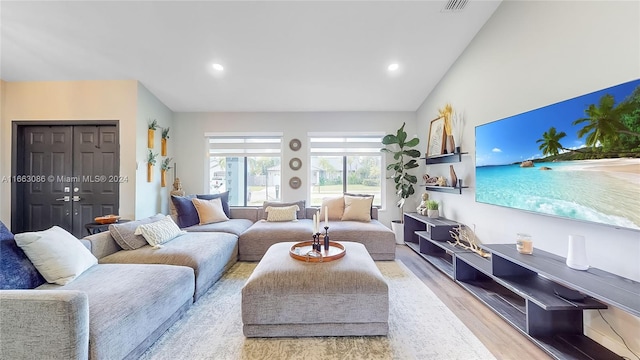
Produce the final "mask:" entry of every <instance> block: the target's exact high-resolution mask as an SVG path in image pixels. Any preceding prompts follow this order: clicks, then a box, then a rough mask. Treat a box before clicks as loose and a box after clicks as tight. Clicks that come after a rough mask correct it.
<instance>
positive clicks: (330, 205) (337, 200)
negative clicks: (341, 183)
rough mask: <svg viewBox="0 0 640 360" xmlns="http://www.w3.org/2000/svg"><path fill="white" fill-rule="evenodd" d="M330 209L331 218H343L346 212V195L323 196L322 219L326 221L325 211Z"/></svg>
mask: <svg viewBox="0 0 640 360" xmlns="http://www.w3.org/2000/svg"><path fill="white" fill-rule="evenodd" d="M327 209H328V210H329V220H342V214H344V196H339V197H334V198H328V197H326V198H323V199H322V207H321V208H320V221H324V213H325V212H326V210H327Z"/></svg>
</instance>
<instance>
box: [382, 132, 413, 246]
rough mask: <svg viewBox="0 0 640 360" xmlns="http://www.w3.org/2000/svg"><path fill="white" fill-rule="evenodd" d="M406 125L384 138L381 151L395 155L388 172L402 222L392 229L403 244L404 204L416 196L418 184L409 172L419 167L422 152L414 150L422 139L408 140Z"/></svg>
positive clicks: (398, 241)
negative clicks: (394, 190)
mask: <svg viewBox="0 0 640 360" xmlns="http://www.w3.org/2000/svg"><path fill="white" fill-rule="evenodd" d="M404 126H405V123H402V126H401V127H400V129H398V131H397V132H396V133H395V134H389V135H385V137H384V138H382V144H383V145H384V146H385V147H384V148H382V149H380V151H381V152H384V153H389V154H391V155H393V160H394V161H393V162H392V163H390V164H389V165H387V171H390V172H391V175H390V176H389V177H388V179H393V182H394V183H395V189H396V195H397V196H398V198H399V199H398V202H397V203H396V205H397V206H398V208H400V220H393V221H392V222H391V227H392V229H393V231H394V233H395V235H396V242H397V243H398V244H402V243H403V242H404V204H405V202H406V200H407V199H408V198H409V197H410V196H411V195H413V194H415V192H416V191H415V188H414V185H415V184H416V183H417V182H418V178H417V177H416V176H415V175H411V174H410V173H409V170H411V169H414V168H417V167H418V166H419V164H418V161H417V159H418V158H419V157H420V151H419V150H416V149H413V148H414V147H416V146H417V145H418V144H419V143H420V139H418V138H417V137H414V138H413V139H411V140H407V132H406V131H404Z"/></svg>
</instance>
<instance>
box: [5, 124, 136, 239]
mask: <svg viewBox="0 0 640 360" xmlns="http://www.w3.org/2000/svg"><path fill="white" fill-rule="evenodd" d="M16 141H17V148H16V166H15V169H16V170H15V176H13V179H12V180H13V182H14V189H15V192H14V194H15V196H16V199H15V200H16V201H15V202H14V209H13V211H12V213H13V214H12V230H13V231H14V232H24V231H36V230H44V229H47V228H49V227H51V226H53V225H58V226H60V227H62V228H64V229H66V230H67V231H69V232H71V233H73V234H74V235H75V236H77V237H83V236H85V235H86V230H85V229H84V224H86V223H90V222H92V221H93V219H94V218H95V217H97V216H101V215H106V214H117V212H118V208H119V203H118V200H119V184H120V182H122V181H125V180H126V179H122V178H121V177H120V176H119V169H120V165H119V156H118V153H119V142H118V130H117V126H115V125H52V126H48V125H47V126H41V125H37V126H33V125H24V126H18V128H17V138H16Z"/></svg>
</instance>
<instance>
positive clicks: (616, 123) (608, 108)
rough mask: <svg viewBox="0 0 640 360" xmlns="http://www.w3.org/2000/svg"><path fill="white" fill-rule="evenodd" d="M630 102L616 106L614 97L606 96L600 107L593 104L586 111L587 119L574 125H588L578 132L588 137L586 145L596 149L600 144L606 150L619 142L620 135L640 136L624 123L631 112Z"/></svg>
mask: <svg viewBox="0 0 640 360" xmlns="http://www.w3.org/2000/svg"><path fill="white" fill-rule="evenodd" d="M629 105H630V103H629V102H622V103H620V104H619V105H618V106H615V99H614V98H613V96H612V95H609V94H606V95H604V96H602V97H601V98H600V103H599V104H598V105H596V104H591V105H589V107H588V108H587V109H586V110H585V111H584V112H585V115H587V117H584V118H580V119H577V120H575V121H574V122H573V125H578V124H582V123H586V125H585V126H584V127H583V128H582V129H580V130H578V136H579V137H583V136H585V135H586V139H585V144H586V145H587V146H592V147H595V146H597V144H598V143H600V144H602V145H603V146H604V147H605V148H608V147H611V146H612V145H613V144H615V142H616V141H617V140H618V138H619V135H620V134H629V135H636V136H640V134H636V133H634V132H632V131H630V130H629V128H628V127H627V126H626V125H625V124H624V123H623V122H622V119H623V116H624V115H625V114H627V113H628V112H629V110H630V109H629Z"/></svg>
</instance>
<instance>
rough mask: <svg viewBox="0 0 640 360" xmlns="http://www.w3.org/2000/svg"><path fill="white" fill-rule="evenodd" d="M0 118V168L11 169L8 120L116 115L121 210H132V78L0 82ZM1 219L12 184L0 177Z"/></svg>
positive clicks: (6, 218)
mask: <svg viewBox="0 0 640 360" xmlns="http://www.w3.org/2000/svg"><path fill="white" fill-rule="evenodd" d="M2 96H3V98H2V100H3V101H2V118H1V121H0V139H1V140H0V173H1V174H3V175H5V176H6V175H8V174H11V142H12V139H11V137H12V121H14V120H20V121H29V120H38V121H42V120H47V121H52V122H55V121H58V120H118V121H119V123H120V154H121V156H120V175H122V176H127V177H128V179H129V181H128V182H125V183H122V184H121V186H120V212H119V213H120V215H121V216H122V217H124V218H133V216H134V214H135V212H134V211H135V210H134V209H135V204H134V197H135V193H136V190H135V185H136V171H135V169H136V162H135V158H134V157H132V156H126V154H134V153H135V151H136V131H135V129H136V122H137V112H136V106H137V103H136V99H137V81H134V80H122V81H68V82H61V81H47V82H4V87H3V91H2ZM0 197H1V199H3V200H4V201H1V202H0V219H1V220H2V222H4V223H5V224H6V225H10V224H11V202H10V199H11V184H10V183H0Z"/></svg>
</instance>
